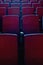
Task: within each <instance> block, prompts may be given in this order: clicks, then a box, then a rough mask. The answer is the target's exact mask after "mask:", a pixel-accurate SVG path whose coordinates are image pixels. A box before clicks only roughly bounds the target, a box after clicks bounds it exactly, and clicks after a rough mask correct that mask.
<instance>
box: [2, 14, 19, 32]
mask: <svg viewBox="0 0 43 65" xmlns="http://www.w3.org/2000/svg"><path fill="white" fill-rule="evenodd" d="M2 32H6V33H18V32H19V16H16V15H5V16H3V22H2Z"/></svg>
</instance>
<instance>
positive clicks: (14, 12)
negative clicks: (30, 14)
mask: <svg viewBox="0 0 43 65" xmlns="http://www.w3.org/2000/svg"><path fill="white" fill-rule="evenodd" d="M19 14H20V8H19V7H9V8H8V15H19Z"/></svg>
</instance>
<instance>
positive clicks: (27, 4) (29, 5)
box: [22, 3, 32, 7]
mask: <svg viewBox="0 0 43 65" xmlns="http://www.w3.org/2000/svg"><path fill="white" fill-rule="evenodd" d="M31 6H32V5H31V3H22V7H31Z"/></svg>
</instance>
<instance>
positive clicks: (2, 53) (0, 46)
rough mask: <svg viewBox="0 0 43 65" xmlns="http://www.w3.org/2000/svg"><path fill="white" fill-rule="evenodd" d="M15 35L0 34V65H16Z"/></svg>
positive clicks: (16, 48)
mask: <svg viewBox="0 0 43 65" xmlns="http://www.w3.org/2000/svg"><path fill="white" fill-rule="evenodd" d="M17 43H18V41H17V35H7V34H2V35H1V34H0V65H17V63H18V47H17Z"/></svg>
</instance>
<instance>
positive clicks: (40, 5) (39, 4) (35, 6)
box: [0, 2, 43, 8]
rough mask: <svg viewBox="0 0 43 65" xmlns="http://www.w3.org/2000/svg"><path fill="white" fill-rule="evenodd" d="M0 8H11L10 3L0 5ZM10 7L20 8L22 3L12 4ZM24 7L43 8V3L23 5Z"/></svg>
mask: <svg viewBox="0 0 43 65" xmlns="http://www.w3.org/2000/svg"><path fill="white" fill-rule="evenodd" d="M0 7H6V8H8V7H9V3H0ZM10 7H20V3H11V4H10ZM22 7H34V8H37V7H43V2H42V3H22Z"/></svg>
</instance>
